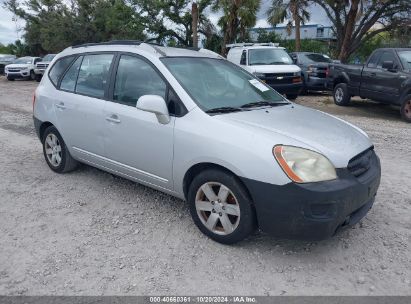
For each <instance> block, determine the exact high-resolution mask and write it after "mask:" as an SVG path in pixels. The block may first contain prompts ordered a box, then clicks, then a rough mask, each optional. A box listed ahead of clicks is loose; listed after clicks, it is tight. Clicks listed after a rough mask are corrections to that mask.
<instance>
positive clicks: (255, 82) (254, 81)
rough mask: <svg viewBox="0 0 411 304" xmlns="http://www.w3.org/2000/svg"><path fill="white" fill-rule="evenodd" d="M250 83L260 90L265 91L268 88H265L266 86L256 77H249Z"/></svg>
mask: <svg viewBox="0 0 411 304" xmlns="http://www.w3.org/2000/svg"><path fill="white" fill-rule="evenodd" d="M250 83H251V84H252V85H253V86H255V87H256V88H257V89H259V90H260V91H261V92H266V91H268V90H269V88H267V86H265V85H264V84H262V83H261V82H260V81H258V80H257V79H251V80H250Z"/></svg>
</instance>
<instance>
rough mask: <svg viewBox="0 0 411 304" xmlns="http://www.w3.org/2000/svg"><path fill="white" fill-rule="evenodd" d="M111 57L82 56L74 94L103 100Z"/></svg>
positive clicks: (104, 55) (107, 55)
mask: <svg viewBox="0 0 411 304" xmlns="http://www.w3.org/2000/svg"><path fill="white" fill-rule="evenodd" d="M113 57H114V55H113V54H96V55H86V56H84V59H83V62H82V63H81V67H80V71H79V74H78V78H77V84H76V93H79V94H84V95H87V96H91V97H96V98H103V97H104V93H105V90H106V88H107V86H108V82H109V78H110V75H109V72H110V66H111V63H112V61H113Z"/></svg>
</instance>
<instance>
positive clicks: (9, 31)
mask: <svg viewBox="0 0 411 304" xmlns="http://www.w3.org/2000/svg"><path fill="white" fill-rule="evenodd" d="M3 1H4V0H0V43H3V44H7V43H11V42H14V41H15V40H16V39H18V38H19V37H21V36H22V34H23V33H22V32H21V31H20V32H18V31H17V30H16V28H22V27H23V25H24V21H23V20H18V22H17V25H16V22H14V21H13V20H12V18H13V15H12V14H11V13H10V12H8V11H6V10H5V9H4V8H3V6H2V2H3ZM261 2H262V4H261V7H260V11H259V12H258V15H257V19H258V20H257V24H256V27H267V26H268V23H267V21H266V18H267V16H266V15H265V13H266V11H267V9H268V7H269V4H270V2H271V1H270V0H262V1H261ZM310 11H311V20H310V24H315V23H318V24H322V25H329V21H328V19H327V17H326V16H325V13H324V11H323V10H322V8H320V7H318V6H315V5H312V6H311V7H310ZM209 17H210V19H211V21H212V22H214V23H216V22H217V20H218V18H219V15H218V14H210V16H209Z"/></svg>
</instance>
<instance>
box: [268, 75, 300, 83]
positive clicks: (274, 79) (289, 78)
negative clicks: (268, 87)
mask: <svg viewBox="0 0 411 304" xmlns="http://www.w3.org/2000/svg"><path fill="white" fill-rule="evenodd" d="M295 77H296V76H294V73H268V74H264V78H263V79H264V80H265V82H266V83H268V84H290V83H293V79H294V78H295Z"/></svg>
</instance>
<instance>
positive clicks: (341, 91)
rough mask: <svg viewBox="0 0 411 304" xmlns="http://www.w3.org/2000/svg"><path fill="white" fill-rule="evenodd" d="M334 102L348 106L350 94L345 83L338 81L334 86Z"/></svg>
mask: <svg viewBox="0 0 411 304" xmlns="http://www.w3.org/2000/svg"><path fill="white" fill-rule="evenodd" d="M333 97H334V103H335V104H336V105H338V106H348V105H349V104H350V101H351V96H350V95H349V93H348V88H347V84H345V83H339V84H337V85H336V86H335V87H334V93H333Z"/></svg>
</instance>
